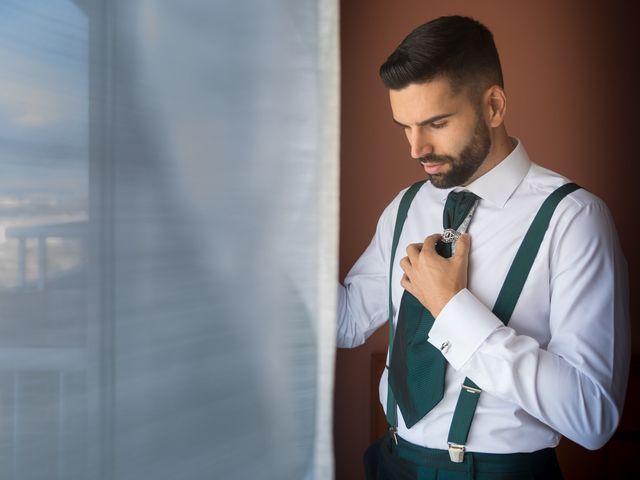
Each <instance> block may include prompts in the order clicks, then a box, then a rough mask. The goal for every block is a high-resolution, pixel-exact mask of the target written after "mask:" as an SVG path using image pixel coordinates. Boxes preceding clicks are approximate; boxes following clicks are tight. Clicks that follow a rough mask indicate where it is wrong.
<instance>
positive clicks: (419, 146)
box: [409, 131, 433, 160]
mask: <svg viewBox="0 0 640 480" xmlns="http://www.w3.org/2000/svg"><path fill="white" fill-rule="evenodd" d="M409 144H410V145H411V157H412V158H415V159H416V160H417V159H419V158H422V157H424V156H425V155H427V154H429V153H432V152H433V144H432V143H431V139H430V138H429V136H428V135H426V134H425V133H424V132H420V131H414V132H412V133H411V135H410V137H409Z"/></svg>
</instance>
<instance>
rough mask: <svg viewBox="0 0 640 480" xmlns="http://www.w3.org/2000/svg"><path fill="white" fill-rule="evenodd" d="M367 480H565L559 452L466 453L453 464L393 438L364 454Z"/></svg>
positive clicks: (441, 453) (429, 450) (440, 453)
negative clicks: (396, 441)
mask: <svg viewBox="0 0 640 480" xmlns="http://www.w3.org/2000/svg"><path fill="white" fill-rule="evenodd" d="M364 468H365V475H366V479H367V480H436V479H437V480H532V479H540V480H562V473H561V472H560V466H559V465H558V461H557V459H556V455H555V450H554V449H552V448H546V449H544V450H538V451H537V452H532V453H509V454H497V453H477V452H466V453H465V455H464V462H463V463H453V462H452V461H451V460H450V459H449V452H447V451H446V450H434V449H432V448H424V447H420V446H418V445H414V444H412V443H409V442H407V441H406V440H403V439H401V438H400V437H398V445H396V444H395V442H394V441H393V440H392V439H391V437H390V436H389V435H386V436H384V437H382V438H381V439H380V440H378V441H377V442H375V443H374V444H373V445H371V446H370V447H369V448H368V449H367V451H366V452H365V454H364Z"/></svg>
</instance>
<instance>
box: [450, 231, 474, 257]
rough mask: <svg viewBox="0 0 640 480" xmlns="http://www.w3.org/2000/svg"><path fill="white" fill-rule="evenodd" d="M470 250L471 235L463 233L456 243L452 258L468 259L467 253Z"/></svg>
mask: <svg viewBox="0 0 640 480" xmlns="http://www.w3.org/2000/svg"><path fill="white" fill-rule="evenodd" d="M470 250H471V235H469V234H468V233H463V234H462V235H460V238H458V242H457V243H456V251H455V254H454V257H461V258H469V251H470Z"/></svg>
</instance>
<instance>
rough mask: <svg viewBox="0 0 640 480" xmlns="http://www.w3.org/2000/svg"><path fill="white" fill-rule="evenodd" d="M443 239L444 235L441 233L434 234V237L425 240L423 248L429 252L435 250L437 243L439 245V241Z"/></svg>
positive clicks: (430, 236)
mask: <svg viewBox="0 0 640 480" xmlns="http://www.w3.org/2000/svg"><path fill="white" fill-rule="evenodd" d="M441 238H442V234H441V233H434V234H432V235H429V236H428V237H427V238H425V239H424V243H423V244H422V248H424V249H425V250H427V251H429V250H433V249H434V248H435V246H436V243H438V241H439V240H440V239H441Z"/></svg>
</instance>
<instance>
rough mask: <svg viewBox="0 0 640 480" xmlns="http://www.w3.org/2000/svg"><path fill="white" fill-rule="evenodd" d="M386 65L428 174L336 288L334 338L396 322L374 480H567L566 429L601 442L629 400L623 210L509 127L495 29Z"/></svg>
mask: <svg viewBox="0 0 640 480" xmlns="http://www.w3.org/2000/svg"><path fill="white" fill-rule="evenodd" d="M380 75H381V77H382V80H383V82H384V83H385V85H386V86H387V87H388V88H389V97H390V101H391V109H392V113H393V120H394V121H395V123H397V124H398V125H399V126H400V128H402V129H403V130H404V132H405V134H406V136H407V139H408V141H409V145H410V147H411V156H412V157H413V158H415V159H416V160H418V161H419V163H420V164H421V165H422V167H423V169H424V172H425V173H426V177H427V181H426V182H425V183H424V184H416V185H415V186H413V187H411V188H410V189H408V190H407V189H405V190H403V191H402V192H400V194H399V195H398V196H397V197H396V198H395V199H394V200H393V201H392V202H391V204H390V205H389V206H388V207H387V208H386V209H385V211H384V212H383V214H382V216H381V217H380V220H379V222H378V226H377V229H376V233H375V235H374V237H373V240H372V241H371V244H370V245H369V247H368V248H367V249H366V251H365V252H364V253H363V255H362V256H361V257H360V259H359V260H358V261H357V262H356V264H355V265H354V266H353V268H352V270H351V271H350V272H349V274H348V275H347V277H346V279H345V284H344V287H342V286H341V287H340V293H339V314H338V316H339V319H338V345H339V346H341V347H354V346H357V345H360V344H362V343H363V342H364V341H365V340H366V338H367V337H369V335H371V333H373V332H374V331H375V330H376V329H377V328H378V327H380V326H381V325H383V324H384V323H385V322H386V321H387V320H388V316H390V317H391V320H392V322H393V323H392V324H391V338H390V354H389V355H388V356H387V368H386V369H385V372H384V373H383V375H382V378H381V380H380V402H381V404H382V406H383V408H384V409H385V412H386V414H387V419H388V420H389V424H390V432H389V434H388V435H387V436H385V438H383V439H381V440H380V441H379V442H376V443H375V444H374V445H372V446H371V447H370V448H369V450H368V451H367V453H366V455H365V470H366V473H367V478H378V479H382V478H436V476H438V475H439V476H438V478H545V479H553V478H561V473H560V470H559V468H558V465H557V461H556V459H555V454H554V450H553V448H554V447H555V446H556V445H557V444H558V442H559V440H560V438H561V436H566V437H568V438H570V439H572V440H573V441H575V442H577V443H579V444H581V445H583V446H584V447H586V448H589V449H596V448H600V447H601V446H602V445H604V444H605V443H606V441H607V440H608V439H609V438H610V437H611V435H612V434H613V432H614V431H615V429H616V426H617V424H618V421H619V419H620V414H621V410H622V405H623V399H624V396H625V390H626V381H627V374H628V364H629V326H628V325H629V322H628V291H627V279H626V263H625V260H624V258H623V256H622V254H621V251H620V247H619V244H618V240H617V236H616V232H615V228H614V225H613V221H612V218H611V215H610V213H609V211H608V210H607V208H606V206H605V205H604V204H603V202H602V201H601V200H600V199H598V198H596V197H595V196H594V195H592V194H590V193H589V192H587V191H585V190H583V189H580V188H578V187H577V186H575V185H573V184H570V183H569V182H568V180H567V179H566V178H564V177H562V176H560V175H558V174H557V173H554V172H551V171H549V170H547V169H545V168H542V167H540V166H539V165H536V164H535V163H533V162H531V160H530V159H529V158H528V156H527V153H526V151H525V149H524V146H523V144H522V142H521V141H519V140H517V139H515V138H511V137H509V135H508V134H507V131H506V128H505V125H504V118H505V113H506V96H505V92H504V89H503V80H502V71H501V67H500V61H499V58H498V53H497V50H496V47H495V44H494V41H493V37H492V34H491V32H490V31H489V30H488V29H487V28H486V27H485V26H483V25H482V24H480V23H478V22H477V21H475V20H473V19H470V18H466V17H459V16H453V17H442V18H438V19H436V20H433V21H431V22H429V23H426V24H424V25H421V26H420V27H418V28H416V29H415V30H414V31H413V32H412V33H411V34H409V36H407V38H405V39H404V40H403V42H402V43H401V44H400V45H399V46H398V48H397V49H396V50H395V51H394V52H393V53H392V54H391V56H390V57H389V58H388V60H387V61H386V62H385V63H384V64H383V65H382V67H381V69H380ZM451 192H456V193H452V194H451V195H450V193H451ZM457 192H465V193H457ZM468 192H471V193H468ZM445 204H446V205H445ZM464 204H466V207H465V209H462V206H464ZM461 205H462V206H461ZM456 209H457V210H456ZM463 210H464V211H463ZM452 212H453V213H452ZM456 215H457V217H459V218H457V220H456V221H455V222H454V223H455V225H454V224H451V225H447V224H446V222H448V221H449V220H451V221H452V222H453V220H452V219H454V217H456ZM405 216H406V220H404V221H403V219H404V217H405ZM443 216H444V219H445V225H443ZM534 218H535V220H534ZM545 222H546V223H545ZM443 227H444V228H446V229H447V230H446V231H445V234H444V236H443V234H442V233H438V232H442V230H443ZM464 230H467V232H468V233H462V234H461V232H462V231H464ZM527 232H529V233H527ZM525 236H526V240H525ZM394 237H395V238H394ZM394 240H395V241H394ZM523 241H524V244H523ZM521 244H523V246H522V248H520V245H521ZM447 249H449V250H450V251H451V252H452V253H451V252H447ZM449 254H451V257H449V258H446V256H447V255H449ZM390 270H391V274H390V273H389V272H390ZM389 286H390V287H391V289H390V297H391V302H389V299H388V296H389ZM390 303H391V305H390ZM389 310H391V314H390V315H389V314H388V312H389ZM400 317H401V318H400ZM465 378H466V380H465ZM463 382H464V384H465V386H464V387H462V385H463ZM390 385H391V387H390ZM476 402H477V404H476ZM454 413H455V414H454ZM454 417H455V418H454Z"/></svg>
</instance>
